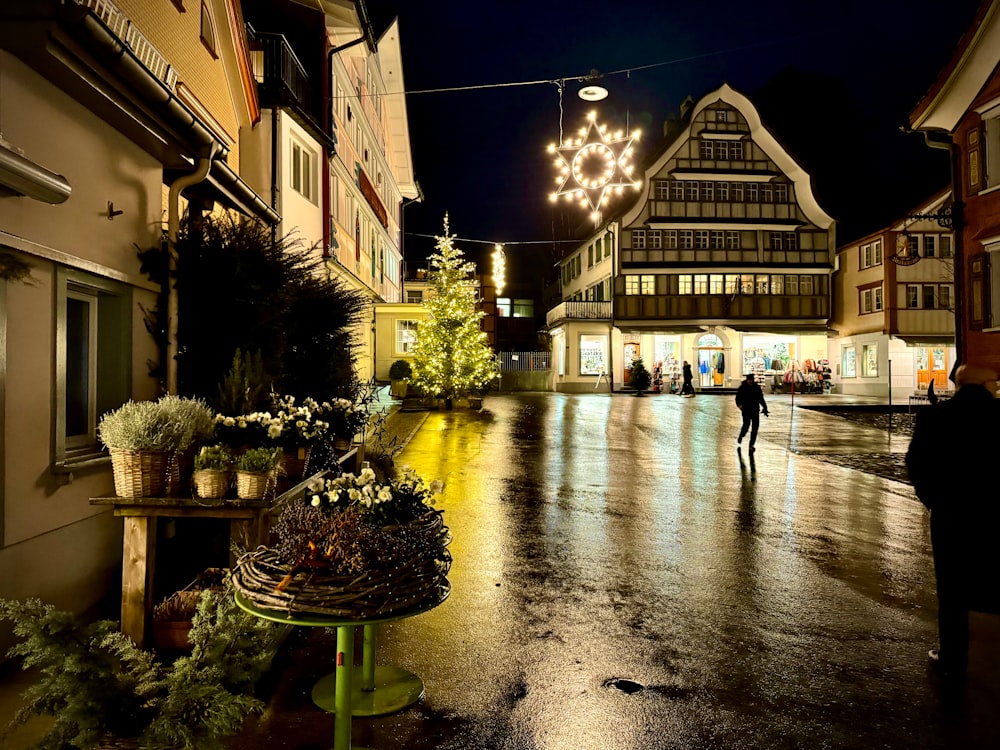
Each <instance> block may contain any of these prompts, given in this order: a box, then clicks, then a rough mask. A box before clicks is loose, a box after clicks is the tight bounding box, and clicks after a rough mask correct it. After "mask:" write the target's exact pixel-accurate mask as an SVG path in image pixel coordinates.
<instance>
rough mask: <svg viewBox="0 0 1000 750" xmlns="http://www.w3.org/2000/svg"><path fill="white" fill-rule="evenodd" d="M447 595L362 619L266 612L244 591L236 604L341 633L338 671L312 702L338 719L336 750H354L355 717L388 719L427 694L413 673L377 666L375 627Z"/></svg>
mask: <svg viewBox="0 0 1000 750" xmlns="http://www.w3.org/2000/svg"><path fill="white" fill-rule="evenodd" d="M447 595H448V594H447V591H446V592H444V594H443V596H442V597H441V598H439V599H432V600H429V601H427V602H426V603H423V604H421V605H418V606H416V607H411V608H409V609H407V610H404V611H401V612H397V613H391V614H385V615H377V616H374V617H364V618H358V619H345V618H343V617H333V616H331V615H321V614H290V613H287V612H283V611H280V610H275V609H265V608H264V607H258V606H256V605H255V604H254V603H253V602H251V601H250V600H249V599H247V597H246V596H245V595H244V594H242V593H239V592H237V593H236V604H237V605H239V607H240V608H241V609H243V610H246V611H247V612H249V613H250V614H253V615H256V616H257V617H262V618H264V619H265V620H271V621H273V622H279V623H282V624H284V625H303V626H308V627H322V628H336V629H337V656H336V660H335V665H336V667H335V670H334V672H333V673H332V674H330V675H327V676H326V677H324V678H322V679H321V680H320V681H319V682H317V683H316V684H315V685H314V686H313V689H312V699H313V703H315V704H316V705H317V706H319V707H320V708H322V709H323V710H324V711H330V712H332V713H334V714H335V715H336V719H335V720H334V725H333V737H334V739H333V750H350V749H351V720H352V717H353V716H382V715H385V714H390V713H394V712H396V711H400V710H402V709H404V708H406V707H407V706H410V705H412V704H414V703H416V702H417V701H418V700H420V698H421V697H423V694H424V683H423V681H422V680H421V679H420V678H419V677H418V676H417V675H415V674H413V673H412V672H407V671H406V670H405V669H400V668H399V667H392V666H383V667H377V666H375V640H376V639H375V626H376V625H378V624H379V623H382V622H391V621H392V620H402V619H404V618H406V617H413V616H414V615H418V614H420V613H422V612H426V611H428V610H430V609H433V608H434V607H436V606H437V605H439V604H440V603H441V602H443V601H444V600H445V598H447ZM358 626H364V640H363V641H362V644H363V645H362V662H361V666H360V667H356V666H354V634H355V629H356V628H357V627H358ZM356 750H362V749H361V748H357V749H356Z"/></svg>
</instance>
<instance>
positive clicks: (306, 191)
mask: <svg viewBox="0 0 1000 750" xmlns="http://www.w3.org/2000/svg"><path fill="white" fill-rule="evenodd" d="M317 161H318V157H317V155H316V152H315V151H313V150H312V149H311V148H309V147H308V146H307V145H306V144H304V143H303V142H302V141H301V140H299V139H298V138H296V137H294V136H293V137H292V139H291V144H290V146H289V175H288V179H289V183H290V184H291V186H292V190H294V191H295V192H296V193H298V194H299V195H301V196H302V197H303V198H305V199H306V200H307V201H309V202H310V203H313V204H315V203H316V197H317V193H318V192H319V191H318V190H317V189H316V163H317Z"/></svg>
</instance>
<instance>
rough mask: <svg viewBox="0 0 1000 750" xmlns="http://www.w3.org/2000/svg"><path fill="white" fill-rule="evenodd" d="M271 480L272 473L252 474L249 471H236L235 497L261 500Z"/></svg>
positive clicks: (272, 477) (272, 478)
mask: <svg viewBox="0 0 1000 750" xmlns="http://www.w3.org/2000/svg"><path fill="white" fill-rule="evenodd" d="M273 480H274V474H273V473H269V474H253V473H251V472H249V471H237V472H236V497H238V498H240V500H262V499H264V496H265V495H266V494H267V491H268V490H269V489H270V487H271V483H272V482H273Z"/></svg>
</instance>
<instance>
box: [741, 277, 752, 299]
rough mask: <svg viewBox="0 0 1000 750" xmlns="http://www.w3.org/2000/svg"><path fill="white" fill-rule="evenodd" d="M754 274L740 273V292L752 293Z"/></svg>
mask: <svg viewBox="0 0 1000 750" xmlns="http://www.w3.org/2000/svg"><path fill="white" fill-rule="evenodd" d="M753 281H754V276H753V274H752V273H744V274H741V275H740V294H753Z"/></svg>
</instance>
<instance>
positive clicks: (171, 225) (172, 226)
mask: <svg viewBox="0 0 1000 750" xmlns="http://www.w3.org/2000/svg"><path fill="white" fill-rule="evenodd" d="M218 150H219V144H218V143H215V142H213V143H212V144H210V145H209V148H208V156H202V157H200V158H199V159H198V163H197V166H196V167H195V170H194V171H193V172H191V173H190V174H187V175H184V176H182V177H178V178H177V179H176V180H174V181H173V183H171V185H170V194H169V197H168V199H167V254H168V272H167V282H166V283H167V363H166V365H167V393H177V353H178V345H177V311H178V305H177V285H176V284H177V282H176V279H175V276H176V274H177V237H178V235H179V234H180V225H181V217H180V197H181V192H182V191H184V190H186V189H187V188H188V187H190V186H191V185H195V184H197V183H199V182H202V181H203V180H204V179H205V178H206V177H208V173H209V171H210V170H211V169H212V160H213V159H214V158H215V154H216V152H217V151H218Z"/></svg>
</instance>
